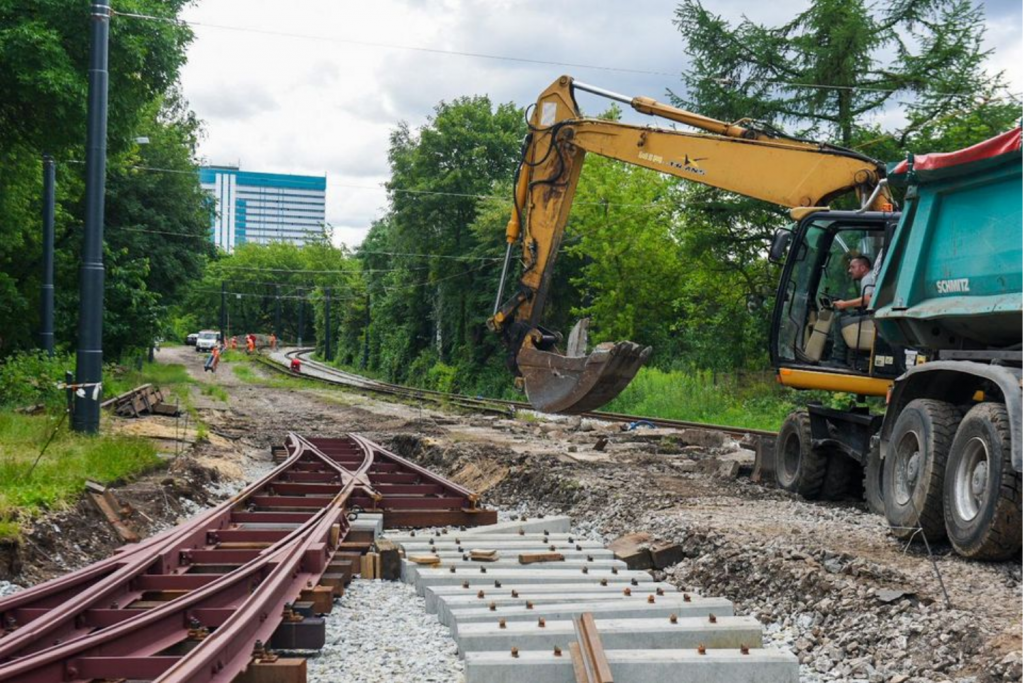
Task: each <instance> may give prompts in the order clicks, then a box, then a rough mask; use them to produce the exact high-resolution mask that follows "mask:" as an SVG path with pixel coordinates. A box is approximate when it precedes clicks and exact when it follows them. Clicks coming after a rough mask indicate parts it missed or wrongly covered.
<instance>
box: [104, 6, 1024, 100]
mask: <svg viewBox="0 0 1024 683" xmlns="http://www.w3.org/2000/svg"><path fill="white" fill-rule="evenodd" d="M111 15H112V16H121V17H128V18H132V19H143V20H147V21H159V22H164V23H169V24H175V25H178V26H195V27H203V28H215V29H221V30H224V31H235V32H238V33H254V34H258V35H266V36H275V37H280V38H297V39H300V40H318V41H323V42H328V43H337V44H342V45H355V46H358V47H370V48H378V49H386V50H406V51H410V52H425V53H430V54H440V55H447V56H452V57H469V58H473V59H489V60H494V61H507V62H517V63H520V64H538V65H544V66H564V67H569V68H573V69H592V70H596V71H608V72H617V73H629V74H639V75H645V76H667V77H669V78H674V79H679V80H682V78H681V74H679V73H672V72H668V71H655V70H652V69H635V68H629V67H618V66H607V65H598V64H583V63H578V62H561V61H555V60H545V59H534V58H530V57H516V56H512V55H495V54H489V53H485V52H466V51H462V50H446V49H443V48H433V47H422V46H416V45H402V44H399V43H383V42H376V41H368V40H356V39H353V38H340V37H338V36H325V35H316V34H309V33H294V32H290V31H276V30H271V29H260V28H253V27H246V26H230V25H227V24H213V23H208V22H200V21H191V20H187V19H179V18H177V17H158V16H154V15H151V14H139V13H134V12H115V11H113V10H112V11H111ZM704 80H707V81H710V82H715V83H719V84H723V85H730V84H737V81H735V80H734V79H728V78H707V79H704ZM761 82H764V83H768V84H771V85H781V86H786V87H789V88H808V89H824V90H848V91H864V92H875V93H888V94H893V93H897V92H901V91H902V90H904V89H903V88H878V87H874V86H859V85H830V84H824V83H803V82H799V81H781V80H764V81H761ZM934 94H935V95H939V96H957V95H959V96H970V95H973V94H974V93H968V92H948V93H934ZM1005 97H1006V98H1007V99H1010V98H1012V99H1020V98H1019V97H1018V96H1017V95H1016V94H1010V95H1007V96H1005Z"/></svg>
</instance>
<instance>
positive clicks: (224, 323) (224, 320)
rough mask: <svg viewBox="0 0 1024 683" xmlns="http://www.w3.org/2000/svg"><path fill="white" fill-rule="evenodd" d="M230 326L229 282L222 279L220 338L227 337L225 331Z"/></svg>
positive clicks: (222, 339)
mask: <svg viewBox="0 0 1024 683" xmlns="http://www.w3.org/2000/svg"><path fill="white" fill-rule="evenodd" d="M227 327H228V293H227V283H226V282H224V281H223V280H221V281H220V340H221V341H224V340H225V339H227V337H225V336H224V333H225V332H226V331H227Z"/></svg>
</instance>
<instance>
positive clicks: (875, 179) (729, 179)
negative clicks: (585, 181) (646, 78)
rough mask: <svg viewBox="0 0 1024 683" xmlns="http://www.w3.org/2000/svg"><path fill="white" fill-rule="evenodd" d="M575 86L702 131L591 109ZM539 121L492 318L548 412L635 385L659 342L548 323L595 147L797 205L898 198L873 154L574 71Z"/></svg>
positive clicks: (547, 98) (576, 408) (573, 409)
mask: <svg viewBox="0 0 1024 683" xmlns="http://www.w3.org/2000/svg"><path fill="white" fill-rule="evenodd" d="M576 90H583V91H586V92H591V93H594V94H597V95H601V96H604V97H608V98H609V99H613V100H617V101H620V102H624V103H627V104H629V105H630V106H631V107H632V108H633V109H635V110H637V111H639V112H641V113H644V114H649V115H652V116H658V117H661V118H664V119H667V120H670V121H673V122H676V123H682V124H685V125H687V126H692V127H695V128H698V129H700V130H702V131H704V132H702V133H693V132H687V131H681V130H674V129H666V128H654V127H644V126H636V125H630V124H625V123H619V122H616V121H607V120H602V119H589V118H583V117H582V116H581V115H580V111H579V108H578V106H577V105H576V100H575V96H574V91H576ZM529 124H530V131H529V133H528V134H527V137H526V140H525V141H524V144H523V153H522V163H521V165H520V167H519V169H518V171H517V174H516V181H515V206H514V208H513V211H512V217H511V219H510V220H509V223H508V227H507V229H506V240H507V243H508V246H507V250H506V256H505V264H504V267H503V269H502V275H501V284H500V285H499V291H498V296H497V299H496V301H495V307H494V314H493V316H492V317H491V319H490V320H489V321H488V326H489V327H490V328H491V329H492V330H494V331H496V332H499V333H501V334H502V336H503V339H504V341H505V344H506V346H507V347H508V349H509V353H510V366H511V369H512V370H513V371H514V372H516V374H517V375H521V377H522V382H523V385H524V387H525V389H526V393H527V396H528V397H529V399H530V402H531V404H532V405H533V406H534V407H535V408H537V409H538V410H543V411H546V412H561V413H581V412H586V411H588V410H593V409H595V408H598V407H600V406H601V405H604V404H605V403H607V402H608V401H610V400H611V399H612V398H614V397H615V396H616V395H617V394H618V393H619V392H620V391H622V389H624V388H625V387H626V385H627V384H629V382H630V381H631V380H632V378H633V376H634V375H635V374H636V372H637V371H638V370H639V369H640V367H641V366H642V365H643V362H644V361H645V360H646V359H647V356H648V355H649V354H650V348H642V347H640V346H639V345H637V344H634V343H632V342H616V343H608V344H601V345H598V347H597V348H595V350H594V351H593V353H591V354H589V355H587V354H586V328H585V323H584V324H580V323H578V324H577V326H576V327H575V328H574V329H573V333H572V334H570V337H569V344H568V348H567V349H566V353H562V352H561V351H560V350H559V345H560V343H561V341H562V340H561V336H560V335H558V334H556V333H553V332H551V331H549V330H546V329H544V328H543V327H542V326H541V324H540V323H541V314H542V312H543V310H544V306H545V304H546V302H547V298H548V295H549V294H550V288H551V279H552V275H553V272H554V265H555V258H556V256H557V254H558V250H559V247H560V246H561V243H562V238H563V236H564V233H565V225H566V222H567V221H568V218H569V211H570V208H571V206H572V201H573V196H574V195H575V192H576V184H577V181H578V180H579V174H580V170H581V169H582V167H583V159H584V157H585V155H586V154H587V153H588V152H589V153H593V154H599V155H601V156H605V157H609V158H612V159H618V160H619V161H623V162H626V163H629V164H634V165H636V166H642V167H644V168H649V169H652V170H655V171H659V172H661V173H666V174H669V175H673V176H676V177H679V178H684V179H686V180H689V181H693V182H697V183H702V184H704V185H709V186H712V187H717V188H721V189H723V190H728V191H730V192H734V193H736V194H740V195H744V196H747V197H753V198H755V199H761V200H764V201H767V202H771V203H773V204H777V205H780V206H784V207H787V208H789V209H791V210H793V212H794V213H802V211H801V209H802V210H810V209H811V208H812V207H813V208H815V209H819V210H820V209H821V208H823V207H826V206H827V204H828V202H829V201H831V200H832V199H833V198H835V197H837V196H840V195H843V194H846V193H848V192H851V191H856V192H858V193H859V195H860V199H861V203H862V204H864V205H865V206H866V207H868V208H874V207H875V206H877V207H879V208H880V207H881V206H882V204H884V203H885V202H887V201H889V197H888V194H887V192H879V191H877V190H878V189H879V188H880V187H881V188H882V189H884V183H883V184H882V185H880V181H881V180H882V178H883V176H884V173H885V168H884V166H883V165H882V164H880V163H879V162H877V161H875V160H873V159H870V158H868V157H865V156H862V155H860V154H857V153H855V152H852V151H849V150H846V149H842V148H839V147H834V146H831V145H827V144H821V143H817V142H812V141H808V140H801V139H797V138H792V137H788V136H786V135H784V134H783V133H781V132H779V131H776V130H774V129H772V128H770V127H767V126H762V125H759V124H756V123H754V122H752V121H746V120H741V121H738V122H735V123H726V122H723V121H716V120H714V119H710V118H707V117H704V116H701V115H699V114H694V113H691V112H687V111H684V110H682V109H677V108H675V107H671V106H669V105H666V104H662V103H659V102H656V101H655V100H652V99H650V98H646V97H635V98H629V97H625V96H623V95H618V94H616V93H612V92H609V91H606V90H603V89H601V88H596V87H593V86H589V85H585V84H583V83H579V82H575V81H573V79H572V78H571V77H569V76H562V77H561V78H559V79H558V80H557V81H556V82H555V83H553V84H552V85H551V86H550V87H549V88H548V89H547V90H545V91H544V92H543V93H542V94H541V96H540V98H539V99H538V100H537V105H536V108H535V109H533V111H532V114H531V115H530V117H529ZM516 243H519V244H520V247H521V250H522V275H521V276H520V279H519V286H518V288H517V290H516V292H515V294H514V295H513V296H512V297H511V298H510V299H508V300H505V301H503V297H504V289H505V282H506V279H507V277H508V271H509V266H510V263H511V260H512V256H513V252H514V250H515V245H516ZM581 323H583V321H581Z"/></svg>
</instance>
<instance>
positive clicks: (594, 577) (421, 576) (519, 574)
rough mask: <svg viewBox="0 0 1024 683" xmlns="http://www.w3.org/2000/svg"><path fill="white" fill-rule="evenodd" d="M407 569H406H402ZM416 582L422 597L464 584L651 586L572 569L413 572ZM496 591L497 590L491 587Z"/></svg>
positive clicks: (639, 579)
mask: <svg viewBox="0 0 1024 683" xmlns="http://www.w3.org/2000/svg"><path fill="white" fill-rule="evenodd" d="M405 568H406V569H408V565H405ZM417 574H418V579H417V580H416V593H417V594H419V595H423V594H424V590H425V589H426V588H427V587H428V586H451V585H461V584H462V583H463V582H468V583H469V585H470V586H479V587H481V588H485V587H487V586H493V585H494V582H495V581H497V582H499V583H501V584H502V585H504V584H506V583H509V584H513V583H520V584H524V585H527V584H538V583H570V582H581V583H587V582H590V583H594V584H597V583H600V582H601V579H605V580H606V581H607V582H608V583H611V584H619V585H620V586H629V585H631V584H632V583H633V582H634V581H635V582H636V583H637V585H640V584H642V583H652V582H653V581H654V579H652V578H651V575H650V574H648V573H647V572H635V571H631V570H628V569H627V570H626V571H620V572H619V573H618V574H613V573H612V571H611V570H610V569H594V570H593V571H588V572H587V573H584V572H583V571H582V570H578V571H574V570H572V569H494V570H490V569H488V570H487V573H485V574H481V573H479V571H477V572H456V573H455V574H452V573H451V572H450V571H449V570H447V569H426V568H419V569H417ZM495 587H496V588H497V587H499V586H495Z"/></svg>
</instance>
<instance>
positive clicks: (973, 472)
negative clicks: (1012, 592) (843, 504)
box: [771, 128, 1024, 559]
mask: <svg viewBox="0 0 1024 683" xmlns="http://www.w3.org/2000/svg"><path fill="white" fill-rule="evenodd" d="M886 182H888V183H889V185H890V187H891V188H892V189H894V190H897V192H896V194H900V191H902V193H903V197H904V198H903V206H902V207H900V210H896V209H894V210H893V211H832V210H822V211H814V210H810V211H808V212H806V214H805V215H803V216H800V220H799V222H798V223H797V225H796V226H795V228H794V229H793V230H792V231H791V232H789V233H780V234H779V235H778V236H777V238H776V242H775V244H773V246H772V254H773V256H774V257H775V258H776V259H778V260H781V257H782V256H783V255H785V265H784V268H783V273H782V278H781V281H780V286H779V290H778V295H777V299H776V309H775V318H774V323H773V326H772V341H771V351H772V358H773V362H774V363H775V366H776V368H778V372H779V378H780V381H782V383H784V384H787V385H790V386H795V387H798V388H804V389H824V390H830V391H844V392H849V393H853V394H856V395H859V396H860V397H867V396H879V397H882V396H884V397H885V410H884V414H880V411H879V410H878V409H877V407H876V409H874V410H872V409H871V407H870V406H869V405H868V404H867V403H865V402H864V401H858V405H854V406H853V407H851V408H850V409H847V410H837V409H835V408H832V407H827V406H824V405H816V404H814V405H809V406H808V408H807V410H805V411H798V412H797V413H794V414H793V415H790V417H789V418H788V419H787V420H786V423H785V424H784V425H783V428H782V429H781V430H780V433H779V437H778V440H777V442H776V448H775V461H776V466H775V472H776V479H777V481H778V483H779V485H780V486H782V487H783V488H786V489H788V490H791V491H795V492H798V493H801V494H802V495H804V496H806V497H809V498H838V497H841V496H843V495H848V494H849V491H850V489H851V487H858V488H862V490H863V495H864V496H865V498H866V500H867V501H868V503H869V505H870V506H871V507H872V508H873V509H875V510H877V511H878V512H883V513H884V514H885V516H886V518H887V520H888V521H889V524H890V526H891V527H892V531H893V533H894V534H895V535H896V536H898V537H900V538H906V539H910V538H921V537H923V538H925V539H927V540H929V541H942V540H946V539H948V540H949V542H950V543H951V544H952V546H953V547H954V548H955V549H956V551H957V552H958V553H960V554H961V555H964V556H966V557H971V558H977V559H1006V558H1010V557H1016V556H1019V555H1020V551H1021V527H1022V522H1021V449H1022V440H1024V437H1022V416H1021V410H1022V400H1021V382H1022V379H1021V376H1022V375H1021V365H1022V347H1021V342H1022V270H1024V269H1022V264H1024V253H1022V240H1024V235H1022V223H1024V220H1022V212H1021V206H1022V192H1021V187H1022V185H1021V183H1022V173H1021V130H1020V129H1019V128H1018V129H1015V130H1013V131H1010V132H1008V133H1006V134H1004V135H1001V136H998V137H996V138H993V139H991V140H988V141H986V142H984V143H981V144H979V145H975V146H974V147H971V148H968V149H965V150H961V151H958V152H953V153H949V154H930V155H923V156H912V157H909V158H908V159H907V160H906V161H904V162H902V163H900V164H898V165H897V166H895V167H894V168H892V169H890V172H889V174H888V178H887V181H886ZM871 204H872V202H871V201H870V200H869V201H866V202H865V206H867V205H871ZM861 297H864V301H870V304H869V305H868V306H866V307H864V308H858V307H855V306H851V304H850V302H851V301H859V300H860V299H861ZM837 302H840V303H838V304H837ZM839 309H845V310H839Z"/></svg>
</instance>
